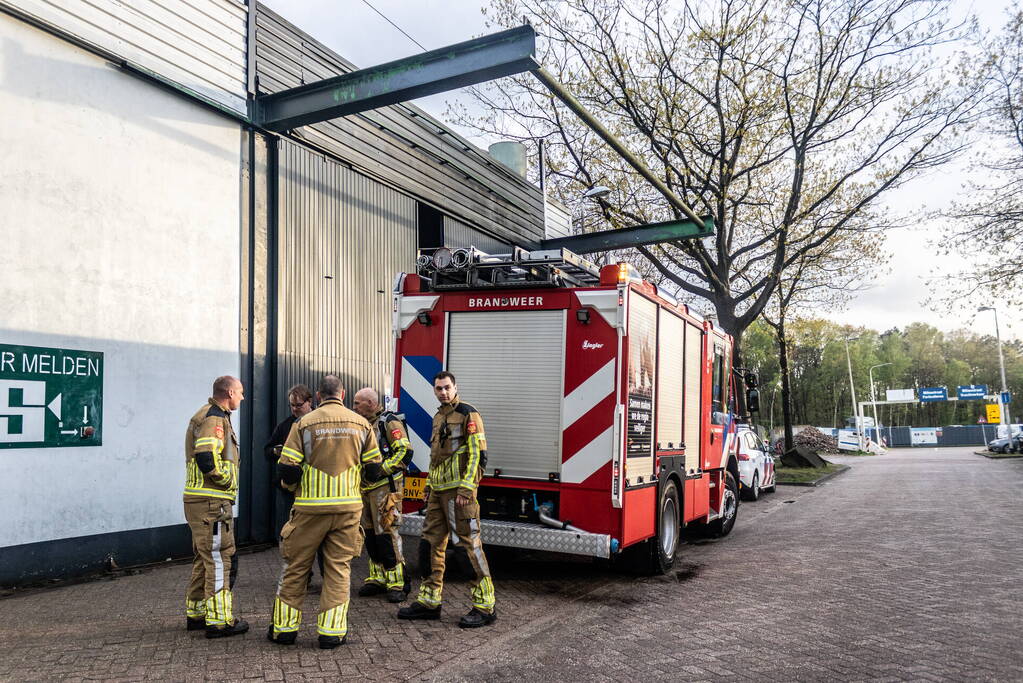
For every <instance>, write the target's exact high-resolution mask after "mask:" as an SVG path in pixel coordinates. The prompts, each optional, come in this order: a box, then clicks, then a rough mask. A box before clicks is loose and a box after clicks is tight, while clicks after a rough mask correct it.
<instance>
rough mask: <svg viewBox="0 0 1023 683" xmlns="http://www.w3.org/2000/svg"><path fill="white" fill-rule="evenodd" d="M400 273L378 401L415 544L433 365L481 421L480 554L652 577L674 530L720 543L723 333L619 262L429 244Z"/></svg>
mask: <svg viewBox="0 0 1023 683" xmlns="http://www.w3.org/2000/svg"><path fill="white" fill-rule="evenodd" d="M417 266H418V272H417V273H414V274H413V273H408V274H400V275H399V276H398V277H397V279H396V282H395V289H394V302H393V329H394V340H395V366H394V367H395V377H394V394H393V395H394V396H395V397H397V400H398V409H399V411H400V412H401V413H403V414H404V415H405V418H406V420H407V424H408V427H409V437H410V439H411V441H412V445H413V447H414V452H415V455H414V460H413V462H412V464H411V466H410V475H409V476H408V477H407V478H406V492H405V495H406V501H405V510H406V514H405V515H404V516H403V523H402V532H403V533H406V534H410V535H420V534H421V532H422V525H423V517H422V515H421V514H420V513H419V509H420V508H421V507H422V504H421V502H419V503H417V502H416V499H417V498H418V499H420V500H421V499H422V490H423V483H424V482H425V476H426V469H427V467H428V466H429V460H430V458H429V454H430V445H429V443H430V433H431V425H432V417H433V415H434V413H435V412H436V409H437V405H438V403H437V400H436V398H435V397H434V394H433V377H434V375H436V374H437V373H438V372H440V371H441V370H448V371H449V372H451V373H452V374H454V376H455V378H456V382H457V384H458V389H459V396H460V397H461V398H462V400H464V401H466V402H468V403H470V404H471V405H473V406H475V407H476V408H477V409H478V410H479V412H480V414H481V415H482V416H483V421H484V425H485V430H486V436H487V455H488V458H487V463H486V469H485V472H484V476H483V479H482V481H481V482H480V485H479V488H478V491H477V498H478V500H479V504H480V515H481V524H482V536H483V540H484V542H485V543H487V544H491V545H502V546H510V547H514V548H527V549H536V550H544V551H554V552H562V553H572V554H577V555H588V556H593V557H600V558H609V559H615V558H618V557H619V556H621V555H623V554H624V555H626V556H627V557H631V558H632V559H633V560H635V561H638V562H639V563H640V564H641V565H642V566H643V567H644V568H647V569H649V570H651V571H654V572H664V571H667V569H668V568H670V567H671V565H672V563H673V562H674V559H675V555H676V552H677V550H678V546H679V539H680V537H681V534H682V530H683V528H685V527H690V526H693V525H703V526H705V527H708V529H706V530H707V531H708V532H710V533H713V534H716V535H725V534H727V533H728V532H729V531H731V529H732V526H733V525H734V524H735V520H736V515H737V512H738V506H739V489H738V487H739V471H738V463H737V460H736V454H735V447H734V446H735V431H736V429H735V415H734V409H733V406H734V405H735V391H736V387H737V385H738V386H741V382H738V383H737V382H735V381H733V379H732V378H733V372H732V370H731V365H732V340H731V337H729V336H728V335H727V334H725V333H724V332H723V331H722V330H721V329H719V328H718V327H716V326H715V325H714V324H713V323H712V322H711V321H709V320H705V319H703V318H702V317H701V316H699V315H697V314H696V313H694V312H693V311H691V310H689V308H688V307H687V306H685V305H682V304H680V303H679V302H677V301H676V300H675V299H674V298H673V297H672V296H671V295H669V294H668V293H666V292H664V291H662V290H660V289H658V288H657V287H655V286H654V285H652V284H650V283H649V282H645V281H644V280H642V278H640V277H639V276H638V274H637V272H636V271H635V269H634V268H633V267H632V266H630V265H629V264H626V263H620V264H613V265H607V266H604V267H598V266H596V265H595V264H593V263H591V262H589V261H587V260H585V259H583V258H581V257H579V256H578V255H575V254H573V253H571V252H569V251H567V250H564V249H555V250H542V251H527V250H523V249H519V248H514V249H513V251H512V252H511V253H508V254H485V253H483V252H480V251H478V250H476V249H472V248H470V249H456V250H450V249H447V248H441V249H435V250H423V251H422V252H421V253H420V254H419V257H418V261H417Z"/></svg>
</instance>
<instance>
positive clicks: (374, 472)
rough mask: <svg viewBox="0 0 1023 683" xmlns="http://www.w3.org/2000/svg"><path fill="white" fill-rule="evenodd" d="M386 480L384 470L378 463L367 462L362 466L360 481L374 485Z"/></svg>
mask: <svg viewBox="0 0 1023 683" xmlns="http://www.w3.org/2000/svg"><path fill="white" fill-rule="evenodd" d="M386 478H387V475H386V474H384V468H383V467H382V466H381V465H380V463H378V462H368V463H366V464H365V465H363V466H362V480H363V481H364V482H366V483H367V484H376V483H377V482H380V481H383V480H384V479H386Z"/></svg>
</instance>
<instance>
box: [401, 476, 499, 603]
mask: <svg viewBox="0 0 1023 683" xmlns="http://www.w3.org/2000/svg"><path fill="white" fill-rule="evenodd" d="M457 493H458V490H457V489H452V490H450V491H441V492H439V493H438V492H434V493H431V494H430V501H429V503H427V505H426V521H425V522H424V524H423V539H424V540H425V541H427V542H428V543H429V544H430V567H429V572H430V574H429V576H427V577H426V578H425V579H424V580H423V583H422V585H420V587H419V595H418V597H416V600H417V601H419V602H421V603H423V604H424V605H427V606H429V607H439V606H440V604H441V596H442V593H443V591H444V564H445V559H446V558H445V554H446V552H447V547H448V540H449V539H450V541H451V542H452V543H453V544H454V545H455V547H457V548H462V549H463V550H465V552H466V554H467V555H468V556H469V562H470V563H471V564H472V568H473V571H474V572H475V576H474V577H473V579H472V581H471V582H470V586H472V606H473V607H475V608H476V609H478V610H480V611H481V612H486V613H490V612H493V611H494V582H493V580H492V579H491V578H490V566H489V565H488V564H487V557H486V555H484V554H483V540H482V539H481V538H480V506H479V503H478V502H476V499H475V497H473V499H472V501H471V502H470V503H469V504H468V505H464V506H462V507H459V506H458V505H456V504H455V497H456V495H457ZM426 571H427V570H426V569H425V568H424V569H423V572H424V574H425V572H426Z"/></svg>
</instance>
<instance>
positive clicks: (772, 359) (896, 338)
mask: <svg viewBox="0 0 1023 683" xmlns="http://www.w3.org/2000/svg"><path fill="white" fill-rule="evenodd" d="M786 337H787V341H788V347H789V354H788V355H789V375H790V382H791V391H792V421H793V424H796V425H804V424H811V425H815V426H821V427H840V426H843V425H844V424H845V420H846V418H847V417H851V416H852V415H853V407H852V399H851V397H850V392H849V370H848V365H847V362H846V353H845V342H844V341H843V340H845V339H849V342H848V343H849V358H850V359H851V361H852V372H853V381H854V383H855V388H856V399H857V401H866V400H870V383H869V381H868V373H869V370H870V368H871V366H874V365H881V364H882V363H891V365H885V366H883V367H878V368H875V369H874V388H875V391H876V394H877V398H878V400H884V397H885V390H886V389H915V390H917V392H918V395H919V389H920V388H921V387H947V388H948V393H949V395H950V396H954V395H956V387H958V386H960V385H966V384H986V385H988V388H989V390H990V391H995V390H998V389H1001V378H1000V375H999V369H998V349H997V346H996V341H995V337H994V335H993V334H992V335H986V334H978V333H977V332H972V331H968V330H958V331H956V332H952V333H943V332H941V331H940V330H938V329H936V328H934V327H932V326H930V325H927V324H924V323H911V324H909V325H908V326H906V327H905V328H903V329H891V330H888V331H886V332H883V333H879V332H877V331H876V330H870V329H865V328H862V327H850V326H848V325H841V324H838V323H835V322H832V321H829V320H822V319H794V320H792V321H789V322H788V324H787V329H786ZM1003 353H1004V354H1005V372H1006V379H1007V380H1008V383H1009V390H1010V391H1011V392H1012V393H1013V403H1012V404H1011V405H1010V407H1011V408H1012V409H1013V412H1012V414H1013V421H1014V422H1018V421H1020V418H1021V417H1023V342H1019V341H1012V342H1008V343H1006V342H1004V340H1003ZM745 358H746V364H747V365H748V366H750V367H753V368H754V369H755V370H756V371H757V372H758V374H759V378H760V395H761V399H760V415H759V417H758V419H757V420H756V421H757V422H759V423H760V424H762V425H764V426H765V427H767V428H771V427H772V426H774V427H779V426H781V424H782V408H781V372H780V368H779V363H778V348H777V339H776V336H775V331H774V330H773V329H771V327H770V326H769V325H768V324H766V323H765V322H764V321H762V320H760V321H757V322H756V323H754V324H753V325H752V326H751V327H750V328H749V330H748V331H747V334H746V348H745ZM983 411H984V402H983V401H949V402H940V403H928V404H923V405H909V404H907V405H892V406H879V407H878V418H879V419H880V421H881V423H882V424H885V425H892V426H915V427H928V426H930V427H937V426H943V425H952V424H963V425H967V424H976V423H977V418H978V417H979V416H980V415H981V414H983ZM865 413H866V415H867V416H870V417H873V411H872V410H870V409H869V408H868V409H866V410H865Z"/></svg>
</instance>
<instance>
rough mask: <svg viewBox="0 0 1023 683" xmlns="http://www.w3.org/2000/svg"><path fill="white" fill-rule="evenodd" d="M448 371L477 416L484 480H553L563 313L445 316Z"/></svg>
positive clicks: (558, 437)
mask: <svg viewBox="0 0 1023 683" xmlns="http://www.w3.org/2000/svg"><path fill="white" fill-rule="evenodd" d="M448 334H449V336H448V357H447V367H448V370H449V371H450V372H451V373H452V374H454V376H455V379H456V382H457V383H458V393H459V395H460V396H461V397H462V398H463V399H464V400H465V401H466V402H468V403H470V404H471V405H473V406H474V407H475V408H476V409H477V410H479V411H480V414H481V415H482V416H483V428H484V431H485V432H486V436H487V472H493V471H494V469H495V468H499V469H500V470H501V474H502V476H508V477H528V478H536V479H544V480H547V478H548V475H549V474H550V473H552V472H555V473H560V472H561V403H562V393H563V375H564V358H565V312H564V311H562V310H556V311H480V312H473V313H452V314H451V318H450V330H449V332H448Z"/></svg>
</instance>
